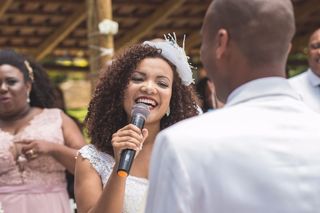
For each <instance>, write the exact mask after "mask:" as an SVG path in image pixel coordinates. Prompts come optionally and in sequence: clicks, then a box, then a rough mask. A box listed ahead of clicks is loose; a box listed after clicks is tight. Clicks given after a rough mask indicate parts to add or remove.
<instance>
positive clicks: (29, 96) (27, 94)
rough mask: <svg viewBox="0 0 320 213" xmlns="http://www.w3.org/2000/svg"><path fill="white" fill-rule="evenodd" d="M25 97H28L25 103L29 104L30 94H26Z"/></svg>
mask: <svg viewBox="0 0 320 213" xmlns="http://www.w3.org/2000/svg"><path fill="white" fill-rule="evenodd" d="M27 96H28V98H27V103H28V104H30V94H29V92H28V93H27Z"/></svg>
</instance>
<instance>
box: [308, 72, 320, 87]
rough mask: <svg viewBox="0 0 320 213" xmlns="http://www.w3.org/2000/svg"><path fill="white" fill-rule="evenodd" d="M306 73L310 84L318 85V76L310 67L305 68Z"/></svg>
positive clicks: (319, 80) (319, 81) (319, 82)
mask: <svg viewBox="0 0 320 213" xmlns="http://www.w3.org/2000/svg"><path fill="white" fill-rule="evenodd" d="M307 75H308V79H309V81H310V83H311V85H312V86H314V87H317V86H320V77H319V76H317V75H316V74H315V73H314V72H313V71H312V70H311V69H310V68H309V69H308V70H307Z"/></svg>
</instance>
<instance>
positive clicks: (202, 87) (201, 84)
mask: <svg viewBox="0 0 320 213" xmlns="http://www.w3.org/2000/svg"><path fill="white" fill-rule="evenodd" d="M208 81H210V80H209V78H208V77H203V78H201V79H200V80H199V81H198V82H197V84H196V91H197V95H198V97H199V99H200V101H201V103H202V107H201V109H202V111H203V112H207V111H208V110H209V109H211V108H212V106H210V105H209V103H208V100H207V96H206V89H207V88H208Z"/></svg>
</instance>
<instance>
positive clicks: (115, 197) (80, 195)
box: [75, 155, 126, 213]
mask: <svg viewBox="0 0 320 213" xmlns="http://www.w3.org/2000/svg"><path fill="white" fill-rule="evenodd" d="M125 182H126V178H123V177H119V176H118V175H117V174H116V172H112V173H111V175H110V177H109V179H108V182H107V184H106V186H105V187H104V188H103V186H102V181H101V179H100V176H99V174H98V173H97V172H96V170H95V169H94V168H93V167H92V166H91V164H90V162H89V161H88V160H86V159H85V158H83V157H81V155H79V156H78V158H77V161H76V171H75V196H76V201H77V210H78V212H79V213H108V212H110V213H121V212H122V209H123V202H124V194H125Z"/></svg>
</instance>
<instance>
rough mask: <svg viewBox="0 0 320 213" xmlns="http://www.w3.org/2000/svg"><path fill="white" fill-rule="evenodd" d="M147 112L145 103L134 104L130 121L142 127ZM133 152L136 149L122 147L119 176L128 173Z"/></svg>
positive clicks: (124, 175)
mask: <svg viewBox="0 0 320 213" xmlns="http://www.w3.org/2000/svg"><path fill="white" fill-rule="evenodd" d="M149 113H150V110H149V107H148V106H147V105H146V104H143V103H138V104H135V105H134V106H133V107H132V111H131V122H130V123H131V124H133V125H135V126H137V127H138V128H140V129H142V128H143V126H144V122H145V120H146V119H147V117H148V115H149ZM135 154H136V150H133V149H124V150H123V151H122V152H121V156H120V162H119V166H118V170H117V173H118V175H119V176H120V177H127V176H128V175H129V172H130V168H131V165H132V162H133V159H134V156H135Z"/></svg>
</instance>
